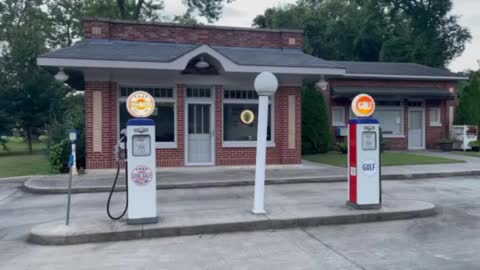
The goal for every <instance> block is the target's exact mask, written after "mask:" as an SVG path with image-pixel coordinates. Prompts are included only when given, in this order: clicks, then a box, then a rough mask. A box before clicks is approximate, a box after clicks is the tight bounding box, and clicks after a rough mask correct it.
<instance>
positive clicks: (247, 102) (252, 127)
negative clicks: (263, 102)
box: [223, 88, 274, 147]
mask: <svg viewBox="0 0 480 270" xmlns="http://www.w3.org/2000/svg"><path fill="white" fill-rule="evenodd" d="M272 108H273V107H272V98H270V103H269V105H268V124H267V142H269V144H270V145H271V144H273V143H272V138H273V125H272V123H273V119H274V118H273V114H274V113H273V109H272ZM246 110H249V111H251V112H253V116H254V118H253V122H251V123H245V122H244V121H242V119H241V114H242V112H244V111H246ZM257 123H258V95H257V93H256V91H255V90H245V89H236V88H225V89H224V99H223V142H224V146H232V147H242V146H245V147H253V146H255V143H256V140H257Z"/></svg>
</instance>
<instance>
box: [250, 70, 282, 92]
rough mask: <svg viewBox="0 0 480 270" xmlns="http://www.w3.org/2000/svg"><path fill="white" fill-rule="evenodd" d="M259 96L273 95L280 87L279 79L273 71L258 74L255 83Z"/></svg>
mask: <svg viewBox="0 0 480 270" xmlns="http://www.w3.org/2000/svg"><path fill="white" fill-rule="evenodd" d="M253 86H254V87H255V91H257V94H258V95H259V96H272V95H273V94H275V92H276V91H277V88H278V80H277V77H275V75H273V73H271V72H262V73H260V74H258V75H257V77H256V78H255V82H254V84H253Z"/></svg>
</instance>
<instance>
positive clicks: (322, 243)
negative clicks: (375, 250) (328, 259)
mask: <svg viewBox="0 0 480 270" xmlns="http://www.w3.org/2000/svg"><path fill="white" fill-rule="evenodd" d="M300 230H301V231H302V232H304V233H305V234H306V235H308V236H309V237H310V238H312V239H313V240H315V241H317V242H319V243H320V244H321V245H322V246H324V247H326V248H327V249H329V250H330V251H332V252H333V253H335V254H337V255H338V256H340V257H342V258H344V259H345V260H347V261H348V262H350V263H351V264H353V265H355V266H356V267H358V268H359V269H362V270H367V268H365V267H363V266H362V265H360V264H358V263H357V262H355V261H354V260H352V259H350V258H348V257H347V256H346V255H345V254H343V253H341V252H340V251H338V250H336V249H335V248H333V247H332V246H330V245H329V244H327V243H325V242H324V241H322V240H321V239H320V238H318V237H316V236H315V235H313V234H312V233H310V232H308V231H307V230H306V229H305V228H300Z"/></svg>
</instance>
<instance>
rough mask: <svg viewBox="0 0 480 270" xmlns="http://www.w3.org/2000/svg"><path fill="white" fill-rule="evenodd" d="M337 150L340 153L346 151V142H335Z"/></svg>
mask: <svg viewBox="0 0 480 270" xmlns="http://www.w3.org/2000/svg"><path fill="white" fill-rule="evenodd" d="M337 150H338V151H340V152H341V153H342V154H346V153H348V145H347V144H346V143H337Z"/></svg>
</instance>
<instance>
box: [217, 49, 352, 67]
mask: <svg viewBox="0 0 480 270" xmlns="http://www.w3.org/2000/svg"><path fill="white" fill-rule="evenodd" d="M212 48H213V49H215V50H216V51H218V52H219V53H221V54H222V55H224V56H225V57H227V58H228V59H230V60H232V61H233V62H235V63H237V64H239V65H256V66H287V67H313V68H343V67H342V66H339V65H336V64H334V63H332V62H329V61H326V60H323V59H321V58H317V57H314V56H311V55H308V54H305V53H303V52H302V51H301V50H299V49H270V48H244V47H223V46H212Z"/></svg>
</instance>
